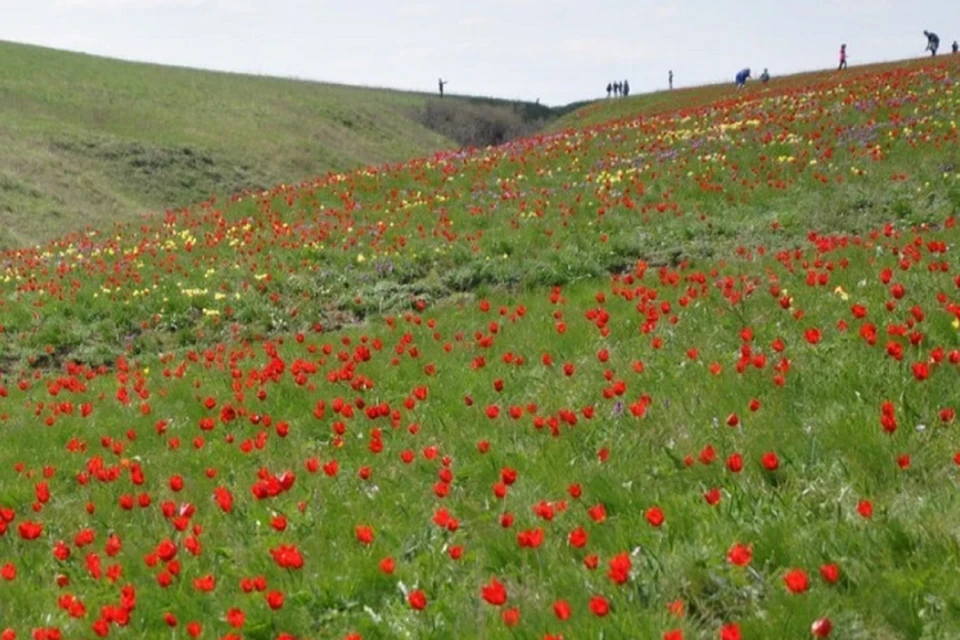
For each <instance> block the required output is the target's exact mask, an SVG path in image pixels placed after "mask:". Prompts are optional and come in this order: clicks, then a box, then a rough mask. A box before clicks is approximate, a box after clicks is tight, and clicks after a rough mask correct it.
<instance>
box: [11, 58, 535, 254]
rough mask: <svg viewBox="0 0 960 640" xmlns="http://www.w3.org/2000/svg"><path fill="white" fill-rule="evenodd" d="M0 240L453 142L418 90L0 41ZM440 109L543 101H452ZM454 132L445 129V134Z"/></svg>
mask: <svg viewBox="0 0 960 640" xmlns="http://www.w3.org/2000/svg"><path fill="white" fill-rule="evenodd" d="M0 60H3V64H2V65H0V148H2V149H3V152H2V153H0V214H2V216H3V220H4V224H3V228H2V229H0V247H6V248H10V247H14V246H24V245H28V244H33V243H34V242H36V241H38V240H44V239H49V238H51V237H53V236H55V235H57V234H58V233H62V232H63V231H65V230H74V229H77V228H80V227H84V226H86V225H94V226H97V225H99V226H104V225H107V224H110V223H112V222H114V221H122V220H128V219H131V218H132V217H133V216H136V215H137V214H140V213H142V212H144V211H147V210H160V211H163V210H164V209H166V208H170V207H180V206H186V205H189V204H193V203H195V202H199V201H200V200H204V199H206V198H208V197H209V196H210V195H211V194H213V193H218V194H220V195H221V196H225V195H230V194H231V193H233V192H236V191H241V190H244V189H251V188H253V189H257V188H267V187H270V186H273V185H274V184H278V183H281V182H284V181H298V180H300V179H303V178H308V177H313V176H316V175H321V174H323V173H326V172H327V171H331V170H333V171H340V170H345V169H351V168H355V167H358V166H362V165H370V164H380V163H385V162H397V161H400V160H405V159H407V158H409V157H413V156H419V155H426V154H429V153H432V152H434V151H437V150H441V149H447V148H450V147H457V146H460V145H459V144H458V142H457V141H456V140H455V139H453V138H452V137H448V136H447V135H443V134H441V133H438V132H437V131H435V130H432V129H431V128H430V127H429V126H427V124H429V123H427V124H425V122H426V120H425V118H424V117H423V114H424V111H425V108H426V106H427V104H428V103H429V102H430V101H431V100H432V99H433V97H432V96H431V95H428V94H420V93H408V92H401V91H392V90H384V89H370V88H357V87H347V86H340V85H331V84H322V83H316V82H304V81H297V80H286V79H278V78H269V77H258V76H248V75H240V74H228V73H218V72H210V71H199V70H193V69H184V68H175V67H165V66H159V65H151V64H142V63H133V62H124V61H119V60H113V59H107V58H101V57H97V56H90V55H84V54H77V53H69V52H63V51H57V50H53V49H47V48H42V47H36V46H30V45H22V44H13V43H7V42H0ZM444 103H445V105H447V106H448V108H449V105H451V104H452V105H459V106H461V107H463V108H470V109H472V111H471V114H473V115H474V116H476V114H477V113H478V110H479V112H480V113H483V112H484V111H483V110H487V111H489V110H490V109H493V110H495V111H496V110H497V109H500V110H501V111H513V110H518V111H519V112H520V113H519V116H518V117H519V118H520V119H521V120H527V121H535V120H540V119H545V118H549V117H550V116H551V111H550V109H549V108H547V107H543V106H540V105H534V104H519V105H517V104H514V103H511V102H507V101H501V100H495V99H487V98H458V97H456V96H452V97H450V98H449V99H447V100H445V101H444ZM445 133H456V132H445Z"/></svg>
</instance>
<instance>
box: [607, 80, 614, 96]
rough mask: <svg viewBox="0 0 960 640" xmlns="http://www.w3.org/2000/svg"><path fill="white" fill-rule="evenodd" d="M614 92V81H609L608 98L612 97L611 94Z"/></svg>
mask: <svg viewBox="0 0 960 640" xmlns="http://www.w3.org/2000/svg"><path fill="white" fill-rule="evenodd" d="M612 94H613V83H612V82H608V83H607V98H610V96H611V95H612Z"/></svg>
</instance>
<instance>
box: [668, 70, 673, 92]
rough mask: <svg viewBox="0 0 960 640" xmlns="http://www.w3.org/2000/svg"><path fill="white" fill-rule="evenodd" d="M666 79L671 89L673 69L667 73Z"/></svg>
mask: <svg viewBox="0 0 960 640" xmlns="http://www.w3.org/2000/svg"><path fill="white" fill-rule="evenodd" d="M667 81H668V82H669V83H670V90H671V91H673V69H670V73H668V74H667Z"/></svg>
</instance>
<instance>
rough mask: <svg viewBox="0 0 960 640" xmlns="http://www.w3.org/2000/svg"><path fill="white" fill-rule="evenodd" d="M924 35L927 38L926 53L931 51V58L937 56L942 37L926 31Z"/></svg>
mask: <svg viewBox="0 0 960 640" xmlns="http://www.w3.org/2000/svg"><path fill="white" fill-rule="evenodd" d="M923 35H925V36H927V48H926V49H924V51H929V52H930V55H931V56H935V55H937V49H939V48H940V36H938V35H937V34H935V33H933V32H932V31H924V32H923Z"/></svg>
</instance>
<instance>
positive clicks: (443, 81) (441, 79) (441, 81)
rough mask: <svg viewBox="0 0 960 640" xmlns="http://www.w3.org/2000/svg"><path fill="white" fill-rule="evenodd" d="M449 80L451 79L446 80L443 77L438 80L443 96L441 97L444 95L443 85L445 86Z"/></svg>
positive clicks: (441, 95)
mask: <svg viewBox="0 0 960 640" xmlns="http://www.w3.org/2000/svg"><path fill="white" fill-rule="evenodd" d="M448 82H449V80H444V79H443V78H439V79H438V80H437V84H439V85H440V97H441V98H442V97H443V87H444V86H445V85H446V84H447V83H448Z"/></svg>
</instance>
